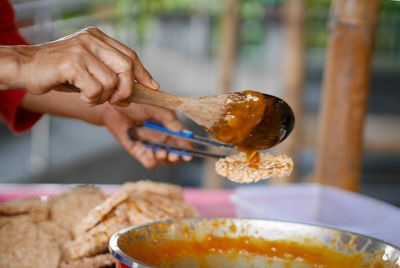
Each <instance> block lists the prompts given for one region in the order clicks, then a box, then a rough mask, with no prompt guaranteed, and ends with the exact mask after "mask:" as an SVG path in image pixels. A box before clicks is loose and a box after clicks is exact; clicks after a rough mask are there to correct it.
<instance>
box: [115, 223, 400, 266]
mask: <svg viewBox="0 0 400 268" xmlns="http://www.w3.org/2000/svg"><path fill="white" fill-rule="evenodd" d="M203 220H207V221H210V220H243V221H262V222H269V223H285V224H293V225H303V226H308V227H314V228H321V229H324V230H331V231H337V232H341V233H345V234H349V235H356V236H360V237H363V238H366V239H370V240H372V241H374V242H377V243H379V244H382V245H383V246H385V247H388V248H390V247H391V248H392V250H395V251H398V252H399V258H398V262H400V247H397V246H395V245H392V244H390V243H388V242H386V241H384V240H381V239H377V238H374V237H371V236H368V235H363V234H359V233H355V232H350V231H345V230H341V229H336V228H332V227H326V226H324V225H319V224H310V223H302V222H295V221H284V220H270V219H262V218H241V217H211V218H205V217H199V218H180V219H169V220H160V221H153V222H149V223H144V224H138V225H132V226H129V227H127V228H124V229H122V230H119V231H118V232H116V233H114V234H113V235H112V236H111V237H110V240H109V243H108V249H109V251H110V253H111V254H112V255H113V256H114V258H116V259H117V260H118V261H120V262H121V263H123V264H125V265H128V266H129V267H135V266H134V265H138V264H139V265H142V266H144V267H154V266H151V265H149V264H146V263H143V262H141V261H139V260H136V259H134V258H132V257H130V256H128V255H127V254H126V253H125V252H123V251H122V250H121V249H120V248H119V246H118V239H119V237H120V236H121V235H122V234H124V233H126V232H129V231H131V230H135V229H139V228H143V227H147V226H151V225H157V224H162V223H168V224H171V223H174V222H183V221H203Z"/></svg>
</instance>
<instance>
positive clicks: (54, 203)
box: [49, 186, 104, 230]
mask: <svg viewBox="0 0 400 268" xmlns="http://www.w3.org/2000/svg"><path fill="white" fill-rule="evenodd" d="M103 201H104V196H103V193H102V191H101V190H100V189H99V188H97V187H93V186H79V187H75V188H72V189H71V190H69V191H67V192H64V193H62V194H60V195H58V196H54V197H52V198H50V200H49V203H50V218H51V220H52V221H54V222H56V223H57V224H59V225H60V226H61V227H64V228H66V229H68V230H72V228H73V227H74V226H75V225H76V224H77V223H78V222H79V221H80V220H81V219H82V218H83V217H85V216H86V215H87V213H88V212H89V211H90V210H91V209H93V208H94V207H96V206H97V205H99V204H100V203H101V202H103Z"/></svg>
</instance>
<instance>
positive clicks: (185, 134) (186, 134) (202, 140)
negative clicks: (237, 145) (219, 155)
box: [143, 122, 234, 150]
mask: <svg viewBox="0 0 400 268" xmlns="http://www.w3.org/2000/svg"><path fill="white" fill-rule="evenodd" d="M143 126H144V127H147V128H150V129H153V130H156V131H159V132H163V133H167V134H169V135H172V136H178V137H180V138H182V139H185V140H189V141H191V142H194V143H197V144H202V145H206V146H215V147H220V148H224V149H228V150H231V149H234V146H232V145H230V144H227V143H223V142H219V141H216V140H211V139H209V138H206V137H202V136H198V135H195V134H194V133H193V132H191V131H189V130H182V131H176V132H175V131H172V130H169V129H168V128H165V127H164V126H162V125H159V124H157V123H152V122H145V123H144V124H143Z"/></svg>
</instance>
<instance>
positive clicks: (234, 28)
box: [203, 0, 241, 188]
mask: <svg viewBox="0 0 400 268" xmlns="http://www.w3.org/2000/svg"><path fill="white" fill-rule="evenodd" d="M240 3H241V0H226V9H225V11H224V13H223V15H222V25H221V34H222V40H221V46H220V47H219V58H218V64H219V66H218V67H219V68H218V69H219V74H220V79H219V82H218V88H219V93H227V92H229V91H230V89H231V88H232V84H233V74H234V69H235V63H236V54H237V41H238V33H239V6H240ZM215 162H216V161H215V160H213V159H207V160H206V163H205V165H204V166H205V176H204V185H203V186H204V187H206V188H222V187H223V184H224V179H223V178H221V177H220V176H218V175H217V174H216V173H215V168H214V165H215Z"/></svg>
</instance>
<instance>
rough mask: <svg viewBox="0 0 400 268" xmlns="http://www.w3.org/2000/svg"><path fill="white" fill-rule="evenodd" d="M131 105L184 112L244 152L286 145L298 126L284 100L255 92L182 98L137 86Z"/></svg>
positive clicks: (216, 137) (214, 135) (209, 131)
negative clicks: (294, 128)
mask: <svg viewBox="0 0 400 268" xmlns="http://www.w3.org/2000/svg"><path fill="white" fill-rule="evenodd" d="M128 101H130V102H136V103H142V104H150V105H154V106H159V107H164V108H168V109H171V110H174V111H177V112H180V113H182V114H184V115H186V116H187V117H189V118H190V119H192V120H193V121H194V122H196V123H197V124H199V125H200V126H202V127H203V128H204V129H205V130H206V131H207V132H208V133H209V134H210V135H211V136H212V137H213V138H215V139H217V140H219V141H222V142H225V143H228V144H232V145H234V146H236V147H237V149H238V150H241V151H260V150H265V149H268V148H271V147H273V146H274V145H276V144H278V143H280V142H282V141H283V140H284V139H285V138H286V137H287V136H288V135H289V133H290V132H291V131H292V129H293V127H294V115H293V112H292V109H291V108H290V107H289V105H288V104H287V103H286V102H284V101H283V100H281V99H279V98H277V97H274V96H271V95H267V94H262V93H259V92H255V91H250V90H247V91H243V92H236V93H229V94H222V95H213V96H201V97H182V96H176V95H172V94H168V93H165V92H162V91H157V90H153V89H150V88H147V87H145V86H143V85H141V84H138V83H136V84H135V86H134V90H133V94H132V96H131V97H130V98H129V99H128Z"/></svg>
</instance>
